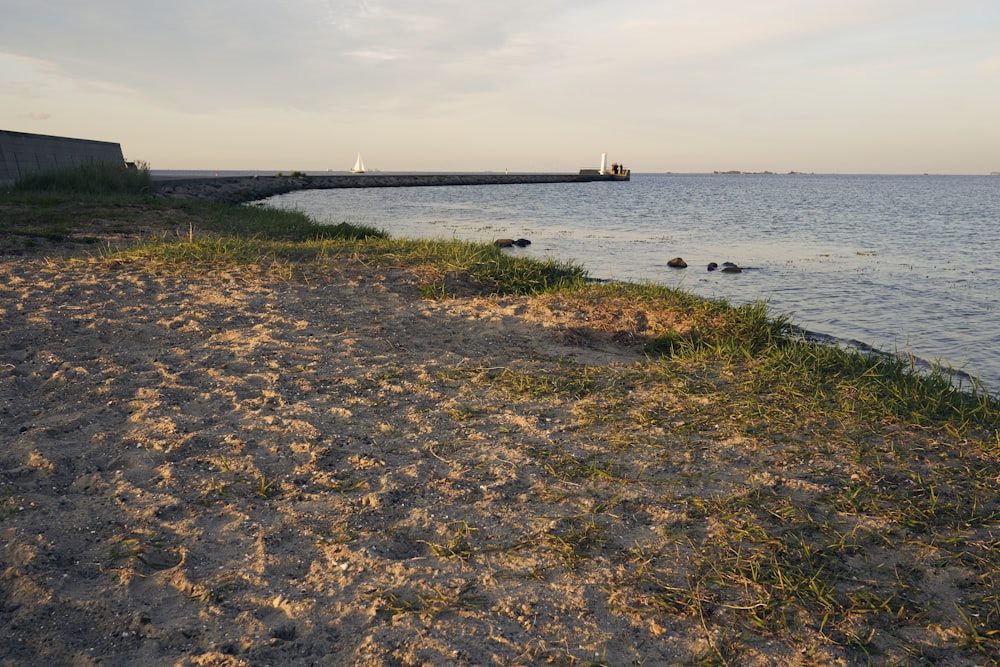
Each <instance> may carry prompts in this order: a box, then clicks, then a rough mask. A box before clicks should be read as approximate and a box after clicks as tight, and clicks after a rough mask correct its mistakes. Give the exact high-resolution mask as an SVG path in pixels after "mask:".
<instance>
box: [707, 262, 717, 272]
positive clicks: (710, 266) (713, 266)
mask: <svg viewBox="0 0 1000 667" xmlns="http://www.w3.org/2000/svg"><path fill="white" fill-rule="evenodd" d="M717 268H719V265H718V264H716V263H715V262H709V263H708V270H709V271H715V270H716V269H717Z"/></svg>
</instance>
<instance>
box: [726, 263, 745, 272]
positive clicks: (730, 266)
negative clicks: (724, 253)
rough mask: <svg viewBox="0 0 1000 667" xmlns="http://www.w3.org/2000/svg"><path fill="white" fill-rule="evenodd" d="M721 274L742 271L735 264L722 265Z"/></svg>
mask: <svg viewBox="0 0 1000 667" xmlns="http://www.w3.org/2000/svg"><path fill="white" fill-rule="evenodd" d="M722 272H723V273H743V269H741V268H740V267H738V266H736V265H735V264H730V263H727V264H723V265H722Z"/></svg>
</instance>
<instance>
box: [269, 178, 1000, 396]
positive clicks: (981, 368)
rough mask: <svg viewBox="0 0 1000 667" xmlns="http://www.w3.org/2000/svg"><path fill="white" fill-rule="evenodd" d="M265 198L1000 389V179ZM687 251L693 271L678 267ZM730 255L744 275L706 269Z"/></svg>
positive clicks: (649, 184) (690, 182) (675, 183)
mask: <svg viewBox="0 0 1000 667" xmlns="http://www.w3.org/2000/svg"><path fill="white" fill-rule="evenodd" d="M268 203H269V204H271V205H274V206H278V207H282V208H292V209H297V210H300V211H302V212H304V213H306V214H308V215H309V216H310V217H312V218H314V219H316V220H319V221H321V222H330V223H339V222H351V223H358V224H368V225H372V226H375V227H378V228H381V229H384V230H386V231H387V232H389V233H390V234H392V235H393V236H397V237H414V238H447V239H451V238H458V239H466V240H475V241H492V240H493V239H496V238H501V237H510V238H518V237H524V238H527V239H530V240H531V241H532V245H531V246H529V247H528V248H525V249H513V250H512V251H511V252H515V253H519V254H523V255H526V256H530V257H554V258H557V259H560V260H567V261H573V262H576V263H578V264H581V265H582V266H584V267H585V268H586V269H587V271H588V272H589V274H590V275H591V276H592V277H595V278H612V279H620V280H631V281H653V282H658V283H664V284H669V285H673V286H677V287H681V288H683V289H685V290H686V291H689V292H692V293H694V294H698V295H700V296H706V297H716V298H725V299H727V300H729V301H730V302H731V303H749V302H753V301H756V300H766V301H767V302H768V305H769V309H770V311H771V312H772V314H784V315H788V316H790V318H791V320H792V322H794V323H795V324H797V325H799V326H801V327H804V328H806V329H808V330H810V331H812V332H815V333H818V334H823V335H826V336H830V337H833V338H835V339H838V340H841V341H845V342H860V343H864V344H868V345H872V346H874V347H876V348H879V349H882V350H886V351H890V352H891V351H899V352H908V353H910V354H913V355H914V356H916V357H918V358H920V359H923V360H927V361H931V362H934V361H937V362H940V363H943V364H945V365H947V366H950V367H952V368H954V369H957V370H961V371H964V372H966V373H969V374H971V375H974V376H977V377H978V378H980V379H981V380H982V381H983V383H984V384H985V385H986V386H987V387H988V388H989V389H990V390H991V391H997V390H998V389H1000V327H998V324H1000V309H998V303H1000V177H995V176H994V177H991V176H982V177H977V176H839V175H820V176H813V175H674V174H647V175H642V174H640V175H633V177H632V181H631V182H629V183H581V184H566V183H562V184H551V185H487V186H455V187H427V188H371V189H351V190H308V191H303V192H296V193H291V194H287V195H281V196H278V197H273V198H271V199H269V200H268ZM677 256H680V257H683V258H684V259H685V261H687V263H688V268H687V269H683V270H678V269H671V268H669V267H668V266H667V261H668V260H669V259H670V258H672V257H677ZM724 261H731V262H735V263H737V264H739V265H740V266H742V267H747V270H746V271H744V273H741V274H722V273H718V272H708V271H707V269H706V267H707V265H708V263H709V262H717V263H720V264H721V263H722V262H724Z"/></svg>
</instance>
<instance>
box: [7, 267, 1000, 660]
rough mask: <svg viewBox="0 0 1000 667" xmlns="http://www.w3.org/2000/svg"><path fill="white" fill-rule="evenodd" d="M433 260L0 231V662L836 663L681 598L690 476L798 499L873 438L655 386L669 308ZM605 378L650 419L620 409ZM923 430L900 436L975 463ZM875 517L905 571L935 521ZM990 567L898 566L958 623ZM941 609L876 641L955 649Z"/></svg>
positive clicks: (852, 575) (840, 474)
mask: <svg viewBox="0 0 1000 667" xmlns="http://www.w3.org/2000/svg"><path fill="white" fill-rule="evenodd" d="M425 282H427V280H426V276H421V275H418V274H416V273H414V272H413V271H412V270H409V269H400V268H392V267H388V268H384V267H383V268H378V267H373V266H366V265H364V264H362V263H360V262H358V261H356V260H355V259H351V258H344V257H341V258H328V259H327V260H326V261H323V262H320V263H318V264H317V265H316V266H313V267H310V268H309V269H308V270H306V271H305V272H304V273H303V275H301V276H299V277H294V278H293V277H289V276H288V275H287V274H286V273H284V272H282V271H274V272H266V271H256V270H251V269H233V268H226V267H213V268H201V269H199V268H196V267H186V268H185V269H184V271H183V272H179V271H176V270H173V269H171V268H169V267H166V266H160V265H157V264H155V263H153V262H151V261H143V262H124V261H119V262H114V261H108V260H102V259H95V258H86V257H76V258H55V259H46V258H43V257H40V256H38V255H37V254H21V255H17V256H15V255H9V256H6V257H4V258H3V259H2V261H0V340H2V347H0V441H2V443H3V444H2V447H0V605H2V606H0V633H2V636H3V638H4V639H3V640H2V642H0V665H22V664H32V665H34V664H47V665H97V664H100V665H253V666H257V665H328V664H349V665H354V664H357V665H533V664H565V665H580V664H609V665H628V664H645V665H664V664H694V663H702V662H706V661H707V662H710V663H714V664H722V663H723V662H724V660H723V656H724V655H726V653H725V650H724V648H725V644H726V642H727V641H730V640H732V639H733V637H728V639H727V635H729V634H730V632H732V633H736V634H739V640H738V642H736V643H737V644H738V645H739V647H740V648H739V655H738V657H737V658H732V657H730V658H728V659H727V661H731V662H732V664H741V665H772V664H784V665H816V664H824V665H826V664H834V665H838V664H839V665H845V664H849V660H848V658H847V656H850V655H852V654H851V653H850V650H849V648H848V649H845V648H844V646H837V645H835V644H833V643H832V642H830V641H829V640H828V639H827V638H826V636H825V635H824V634H823V633H822V632H821V631H820V629H817V632H816V634H815V637H813V638H811V639H809V640H805V641H798V642H792V641H785V639H782V635H781V634H780V633H777V632H775V633H762V634H760V635H756V634H753V633H748V632H744V631H742V630H739V629H734V628H730V627H728V626H727V625H726V623H725V621H724V619H725V618H726V615H725V614H723V610H722V608H721V606H716V608H715V611H714V612H713V610H712V609H710V608H707V607H705V606H704V605H701V603H698V604H694V605H687V606H686V605H685V600H688V599H694V598H699V596H701V594H700V592H699V591H698V590H693V589H692V587H696V586H698V585H700V584H698V583H696V580H695V579H693V578H692V573H693V572H695V570H697V569H699V568H700V569H701V571H702V572H704V571H705V569H706V564H705V558H706V554H709V553H710V552H709V551H707V550H706V551H701V552H699V551H698V549H697V548H695V547H696V545H698V544H703V543H707V542H709V541H711V536H712V535H713V531H718V530H720V526H719V525H718V524H713V523H712V521H714V519H713V518H712V517H709V518H708V519H707V520H706V518H705V517H706V513H705V512H704V511H703V510H702V509H700V508H702V507H703V505H704V503H706V502H712V499H720V502H722V501H725V502H730V501H732V502H733V503H735V504H734V505H733V506H734V507H738V506H739V501H740V498H743V497H745V496H747V494H751V493H759V492H761V490H762V489H763V490H764V492H766V493H770V494H772V495H773V496H774V497H775V498H777V499H779V500H780V501H781V502H780V503H775V504H774V506H776V507H784V508H786V509H787V510H788V511H795V508H796V507H808V506H809V503H810V501H811V500H812V499H815V498H817V497H818V496H820V495H821V494H823V493H824V492H826V491H828V490H829V488H830V487H829V486H828V485H831V484H834V483H837V484H845V483H853V482H849V481H847V480H863V479H866V475H867V474H868V471H867V470H866V469H865V468H864V467H863V466H862V465H861V464H860V463H858V462H852V461H851V460H850V456H849V454H847V455H845V456H843V457H840V458H837V457H833V456H830V455H828V454H827V455H824V454H823V451H827V452H829V451H832V450H833V445H832V444H827V443H826V442H825V441H824V440H823V439H824V438H825V437H827V436H824V435H823V431H822V430H821V429H820V430H818V431H817V435H813V434H811V433H807V432H806V429H809V428H812V427H809V426H803V432H802V433H798V432H778V431H774V432H767V431H761V432H760V433H759V435H757V436H748V435H747V434H746V433H741V432H740V430H739V429H738V428H733V427H732V425H730V424H727V423H726V422H725V421H724V419H720V417H719V415H718V413H715V412H713V411H711V410H705V409H704V408H706V407H707V406H709V404H710V402H711V396H712V395H713V392H718V391H720V390H724V388H725V386H726V384H727V383H731V382H733V381H734V378H732V377H728V378H727V377H706V378H703V379H701V380H699V379H698V378H695V379H694V380H693V382H694V383H695V384H697V383H698V382H701V383H703V387H704V391H701V392H699V391H694V392H692V391H690V390H684V391H681V390H678V391H677V392H676V393H671V392H665V393H663V394H662V395H660V394H658V395H656V396H650V395H645V394H644V393H643V392H644V391H647V390H646V389H645V388H644V387H643V384H642V382H640V381H637V380H636V378H638V377H641V376H642V373H644V372H646V370H645V369H648V368H649V364H650V363H652V362H650V361H649V360H647V359H645V358H644V356H643V354H642V351H641V350H642V347H641V345H640V343H641V340H642V339H643V337H645V336H648V335H650V334H655V333H658V332H663V331H666V330H668V329H670V330H684V328H685V327H686V326H687V323H686V322H685V321H683V319H678V316H677V315H676V314H670V313H656V312H644V311H642V310H641V309H639V308H638V307H636V306H635V305H634V304H624V303H621V304H614V303H611V304H603V305H602V307H600V308H591V307H589V302H580V301H573V300H572V297H569V296H566V295H562V296H552V295H549V296H541V297H533V298H527V297H525V298H521V297H504V298H484V297H480V296H476V295H474V294H473V293H472V292H473V291H472V290H467V293H466V294H465V295H464V296H461V294H462V293H463V289H462V285H461V283H460V281H455V282H454V284H452V285H451V286H450V287H451V289H452V291H454V292H457V293H458V294H459V295H460V296H459V297H458V298H450V299H443V300H429V299H425V298H422V296H421V290H420V285H421V284H422V283H425ZM597 376H599V382H598V381H597V380H595V378H597ZM546 382H551V386H547V385H546ZM595 382H596V384H595ZM602 383H603V384H602ZM595 386H596V387H598V389H595ZM600 387H608V388H609V389H608V390H607V391H605V390H603V389H600ZM659 387H660V388H659V389H658V391H664V390H663V388H662V385H659ZM610 401H614V402H615V406H616V407H615V409H616V410H619V411H620V410H621V409H622V406H625V409H627V406H628V405H629V404H630V402H633V401H634V402H635V404H636V405H637V406H642V407H641V409H638V411H637V414H636V416H635V423H634V424H629V425H625V426H623V424H622V422H621V421H620V420H619V421H610V422H609V423H608V424H605V423H604V420H603V419H602V414H603V411H604V408H605V406H606V405H607V404H608V402H610ZM640 412H641V413H642V414H640ZM654 413H655V414H654ZM717 420H718V421H717ZM623 428H624V429H626V430H627V431H628V432H624V431H623V430H622V429H623ZM817 428H819V427H817ZM866 428H867V427H865V426H862V429H866ZM831 432H832V431H831ZM933 437H934V436H933V434H931V433H930V432H927V433H926V434H922V433H921V432H917V431H916V430H913V431H912V432H908V433H899V434H897V435H893V433H892V432H891V427H889V428H887V430H886V432H885V433H883V434H881V435H879V436H873V435H871V434H870V433H869V432H868V431H865V432H864V433H862V434H861V435H859V436H858V438H859V440H863V439H869V440H872V441H873V442H874V441H875V440H876V439H877V438H885V441H886V442H890V441H892V440H893V439H894V438H896V439H898V440H899V441H900V442H902V441H904V440H905V442H906V443H908V445H907V446H908V447H913V448H914V449H915V450H916V449H917V448H918V446H919V447H923V444H921V443H922V442H923V441H924V440H926V441H927V442H928V443H930V442H931V439H932V438H933ZM629 443H632V444H629ZM890 446H891V447H894V446H895V445H894V444H891V443H890ZM935 446H936V445H935ZM931 447H932V444H928V445H927V446H926V447H924V448H923V449H920V451H923V452H925V453H924V454H923V455H922V456H923V458H920V459H913V458H912V457H910V456H909V455H906V460H907V461H909V462H910V464H913V465H920V466H925V472H927V473H928V474H930V471H932V470H933V469H935V466H940V465H953V464H954V465H969V466H979V465H980V463H978V462H976V461H975V460H973V459H975V456H978V455H975V454H974V452H972V451H970V453H969V456H970V457H971V458H970V459H969V462H968V463H966V462H962V461H954V463H952V462H948V463H947V464H945V463H943V460H944V457H945V455H946V454H944V453H943V454H941V455H940V456H937V455H934V456H930V455H929V454H928V453H927V452H930V451H931ZM949 447H950V448H951V449H947V450H942V451H943V452H944V451H956V447H957V446H956V445H954V444H951V445H949ZM824 448H825V450H824ZM845 451H849V449H845ZM914 462H915V463H914ZM884 465H886V466H891V465H896V464H895V463H892V462H891V457H890V456H889V455H888V454H887V455H886V458H885V460H884ZM982 465H986V464H982ZM990 465H992V464H990ZM852 466H854V467H852ZM984 469H985V468H984ZM883 472H884V471H883ZM836 480H840V481H836ZM990 502H991V503H993V504H994V505H995V499H994V500H992V501H990ZM848 519H850V518H845V519H844V521H845V526H846V527H845V528H844V531H845V534H846V533H847V532H848V531H849V530H851V529H850V527H849V525H848V523H847V521H848ZM853 520H854V519H850V521H853ZM859 521H860V519H859ZM872 521H874V520H872ZM884 528H885V527H884V526H881V525H876V524H875V523H872V522H871V521H870V522H869V524H864V525H862V524H861V523H858V524H857V525H856V526H855V527H854V529H853V530H855V531H857V534H858V535H867V536H869V537H866V538H865V539H866V540H868V542H866V544H868V545H870V549H871V552H870V554H865V555H864V556H863V557H862V556H861V555H859V556H858V557H857V558H854V557H851V558H850V559H847V560H845V561H844V563H843V566H842V568H843V571H839V572H838V573H837V574H836V577H839V579H838V585H839V586H850V587H852V588H851V590H853V587H854V586H857V588H858V590H860V591H863V589H864V586H865V585H866V584H865V583H864V581H862V580H861V579H862V578H863V577H872V578H873V579H872V582H871V583H872V584H873V585H874V584H876V583H879V582H881V581H882V580H883V579H884V580H888V581H890V583H891V582H892V581H894V579H893V577H899V576H901V575H900V574H899V573H900V572H904V573H905V572H909V571H911V570H914V571H915V567H912V568H910V570H908V569H906V568H909V567H910V565H908V564H907V562H909V563H917V562H918V561H919V559H921V558H923V555H922V554H920V553H917V552H916V550H918V549H920V548H922V547H921V546H920V545H919V543H916V542H914V545H915V546H913V547H912V549H913V550H914V552H913V553H907V554H902V553H899V554H896V553H895V552H894V551H890V550H889V549H888V548H887V547H886V546H885V544H883V543H881V542H880V541H879V540H878V534H879V532H880V531H881V530H884ZM984 531H986V528H983V529H982V530H980V532H979V533H977V535H979V537H975V539H976V540H979V541H982V540H984V539H986V538H985V537H983V536H984V535H985V534H986V533H985V532H984ZM852 534H853V533H852ZM845 539H846V538H845ZM970 539H971V538H970ZM971 543H972V542H970V544H971ZM861 553H862V552H860V551H859V554H861ZM698 559H701V561H700V562H696V561H698ZM892 559H896V560H895V561H894V562H895V565H894V566H893V568H896V569H892V568H890V567H883V566H882V565H883V563H884V562H888V561H890V560H892ZM709 569H710V568H709ZM894 572H895V574H894ZM699 576H701V575H699ZM833 576H834V575H831V577H833ZM978 576H979V574H978V573H977V572H976V571H975V570H974V569H970V568H967V567H965V566H964V565H963V564H962V563H960V562H958V561H954V562H950V561H949V562H939V563H938V564H936V565H935V566H934V567H933V568H931V567H930V566H928V569H927V575H926V577H925V578H923V579H921V580H920V583H919V585H916V584H914V585H913V586H909V585H908V587H907V589H906V590H908V591H909V593H908V595H912V596H913V598H914V600H915V602H914V603H913V604H914V605H915V606H916V607H917V608H921V609H924V608H926V609H933V610H934V614H935V615H934V623H935V624H936V623H940V622H941V619H942V618H944V617H953V618H951V622H952V623H954V624H955V625H958V624H959V623H960V621H959V619H958V618H957V614H956V613H955V612H954V609H955V608H957V607H956V605H955V604H954V602H955V601H961V600H962V599H963V596H967V595H968V594H969V592H970V590H977V591H980V592H981V591H982V585H983V584H982V581H983V580H981V579H977V577H978ZM692 582H695V583H692ZM852 582H853V583H852ZM963 582H965V583H963ZM970 587H978V588H974V589H973V588H970ZM686 591H687V593H686ZM686 595H687V597H685V596H686ZM701 597H704V598H705V599H708V597H707V596H701ZM733 604H735V605H737V606H733V607H731V609H733V610H736V609H739V607H738V604H739V603H738V602H736V603H733ZM907 604H909V602H908V603H907ZM699 605H701V606H699ZM938 610H941V611H940V612H939V611H938ZM713 613H714V614H716V616H714V617H713V616H711V614H713ZM730 613H731V612H730ZM867 618H869V617H868V616H866V615H865V614H863V613H862V614H859V615H858V619H857V623H858V626H857V627H858V628H861V629H863V630H859V632H862V631H863V633H864V634H865V635H866V636H867V633H868V626H866V625H865V623H866V622H867V621H866V619H867ZM930 625H931V623H930V622H929V621H928V622H927V628H929V627H930ZM744 627H745V626H744ZM934 627H935V628H936V629H934V630H933V631H931V630H930V629H925V627H924V619H922V618H921V617H919V616H918V617H907V619H905V621H902V620H901V621H900V623H899V627H898V628H891V629H890V628H889V627H885V629H884V630H885V631H884V636H883V634H882V633H880V635H879V637H878V639H877V640H876V643H877V644H878V645H879V646H880V647H881V648H882V649H883V650H886V651H889V652H892V651H895V653H893V655H895V656H896V657H897V658H899V657H900V656H902V655H905V651H906V650H907V649H906V648H900V646H907V647H908V646H918V645H923V646H925V647H927V648H928V650H929V651H932V652H929V653H928V655H939V656H940V655H944V654H943V653H940V652H939V653H933V650H936V647H942V646H947V645H948V644H949V642H952V641H954V637H953V636H951V637H950V638H949V637H946V636H945V635H944V634H942V633H941V632H940V628H939V627H938V626H937V625H935V626H934ZM871 632H872V636H874V632H875V631H874V630H872V631H871ZM949 632H950V631H949ZM935 633H938V634H935ZM868 638H869V639H871V637H868ZM848 639H849V638H844V645H845V646H848V647H849V646H850V642H849V641H848ZM862 639H864V638H862ZM853 655H855V656H862V655H863V654H862V653H860V652H856V653H854V654H853ZM883 655H884V654H883ZM949 664H973V663H972V662H969V661H966V662H963V661H961V660H959V661H957V662H955V663H949Z"/></svg>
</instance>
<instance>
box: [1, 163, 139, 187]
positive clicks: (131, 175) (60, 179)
mask: <svg viewBox="0 0 1000 667" xmlns="http://www.w3.org/2000/svg"><path fill="white" fill-rule="evenodd" d="M151 183H152V181H151V179H150V175H149V167H148V165H146V164H140V165H139V166H138V168H136V169H128V168H126V166H125V165H124V164H121V165H118V164H100V163H97V164H86V165H81V166H79V167H66V168H62V169H51V170H46V171H40V172H36V173H33V174H28V175H26V176H22V177H21V178H20V179H18V181H17V182H16V183H15V184H14V190H17V191H22V192H28V191H34V192H50V193H53V192H62V193H73V194H78V195H79V194H86V195H112V194H131V195H138V194H148V193H149V192H150V186H151Z"/></svg>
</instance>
